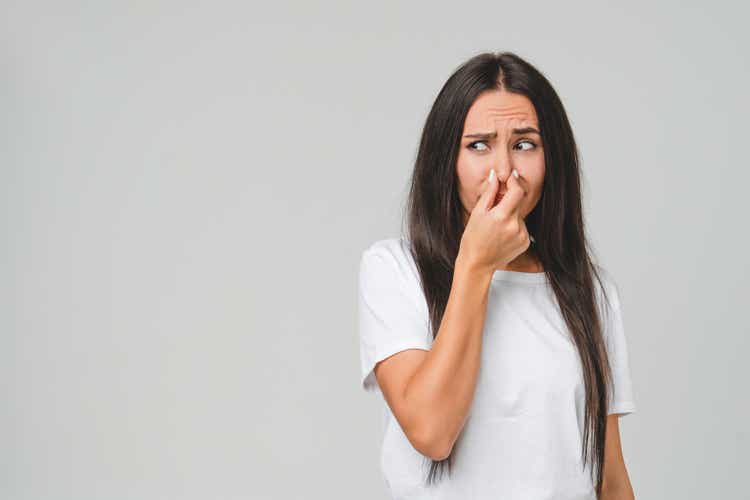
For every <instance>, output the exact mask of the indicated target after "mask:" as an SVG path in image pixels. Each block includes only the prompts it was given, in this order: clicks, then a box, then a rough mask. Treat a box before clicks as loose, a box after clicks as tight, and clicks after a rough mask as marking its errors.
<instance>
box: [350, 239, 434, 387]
mask: <svg viewBox="0 0 750 500" xmlns="http://www.w3.org/2000/svg"><path fill="white" fill-rule="evenodd" d="M415 278H416V277H415V276H414V275H413V271H412V269H410V268H409V267H408V266H407V265H406V264H405V263H404V262H401V260H400V259H398V258H397V257H396V256H395V255H394V254H393V253H392V252H391V251H388V250H387V249H386V248H384V247H383V246H374V247H370V248H368V249H366V250H365V251H364V252H363V253H362V257H361V259H360V267H359V290H358V292H359V293H358V313H359V340H360V360H361V381H360V383H361V386H362V388H363V389H365V390H366V391H380V387H379V386H378V383H377V379H376V378H375V373H374V371H373V369H374V368H375V365H376V364H377V363H378V362H379V361H381V360H384V359H386V358H388V357H389V356H392V355H393V354H396V353H397V352H400V351H404V350H406V349H423V350H429V349H430V348H431V346H432V341H431V339H432V335H431V334H430V331H429V327H428V314H427V306H426V303H425V300H424V295H423V294H422V293H421V287H419V284H418V283H419V282H418V281H416V280H415Z"/></svg>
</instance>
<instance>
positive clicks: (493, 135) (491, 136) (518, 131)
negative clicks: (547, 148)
mask: <svg viewBox="0 0 750 500" xmlns="http://www.w3.org/2000/svg"><path fill="white" fill-rule="evenodd" d="M513 134H514V135H515V134H539V135H540V136H541V135H542V134H541V133H539V131H538V130H537V129H535V128H534V127H524V128H514V129H513ZM464 137H468V138H470V139H494V138H496V137H497V132H477V133H474V134H466V135H465V136H464Z"/></svg>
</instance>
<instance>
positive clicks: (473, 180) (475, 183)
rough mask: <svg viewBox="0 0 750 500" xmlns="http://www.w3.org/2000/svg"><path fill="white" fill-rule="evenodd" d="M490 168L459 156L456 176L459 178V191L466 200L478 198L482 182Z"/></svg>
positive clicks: (466, 157)
mask: <svg viewBox="0 0 750 500" xmlns="http://www.w3.org/2000/svg"><path fill="white" fill-rule="evenodd" d="M488 169H489V166H486V165H482V162H480V161H476V160H475V159H473V158H470V157H468V156H465V155H461V154H459V155H458V160H457V161H456V176H457V177H458V187H459V191H460V192H461V194H462V195H463V196H465V197H466V198H474V197H476V196H475V195H477V194H478V193H479V192H480V190H481V187H482V181H484V180H485V177H486V173H485V171H487V170H488Z"/></svg>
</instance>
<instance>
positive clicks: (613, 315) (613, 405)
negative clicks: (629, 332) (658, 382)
mask: <svg viewBox="0 0 750 500" xmlns="http://www.w3.org/2000/svg"><path fill="white" fill-rule="evenodd" d="M607 294H608V295H607V298H608V299H609V301H610V304H611V307H609V308H607V311H606V313H607V314H606V315H605V318H604V322H603V324H604V325H605V331H604V334H605V335H604V338H605V343H606V346H607V354H608V356H609V362H610V366H611V368H612V388H611V390H610V393H609V411H608V412H607V414H608V415H612V414H613V413H618V414H620V415H621V416H624V415H628V414H630V413H634V412H635V411H636V406H635V398H634V394H633V383H632V380H631V376H630V362H629V359H628V345H627V339H626V337H625V324H624V320H623V311H622V305H621V302H620V293H619V289H618V287H617V284H616V283H615V282H614V281H613V280H611V279H610V286H609V287H608V290H607Z"/></svg>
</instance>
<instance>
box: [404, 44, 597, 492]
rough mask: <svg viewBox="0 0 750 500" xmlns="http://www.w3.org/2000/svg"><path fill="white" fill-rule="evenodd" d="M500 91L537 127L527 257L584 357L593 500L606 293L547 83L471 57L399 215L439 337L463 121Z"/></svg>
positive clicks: (503, 63) (457, 237) (438, 109)
mask: <svg viewBox="0 0 750 500" xmlns="http://www.w3.org/2000/svg"><path fill="white" fill-rule="evenodd" d="M498 89H504V90H506V91H508V92H513V93H517V94H522V95H524V96H526V97H527V98H528V99H529V100H530V101H531V102H532V104H533V105H534V108H535V110H536V113H537V117H538V119H539V127H540V132H541V135H542V144H544V160H545V176H544V182H543V187H542V194H541V198H540V199H539V201H538V203H537V205H536V206H535V207H534V209H533V211H532V212H531V213H529V214H528V216H527V217H526V219H525V222H526V227H527V229H528V231H529V234H530V235H531V236H532V237H533V238H534V242H533V243H532V248H531V250H533V251H534V253H535V255H536V256H537V257H538V259H539V261H540V262H541V264H542V266H543V267H544V272H545V273H546V275H547V277H548V278H549V281H550V283H551V286H552V289H553V291H554V293H555V296H556V298H557V302H558V304H559V307H560V312H561V313H562V315H563V317H564V319H565V322H566V324H567V326H568V328H569V330H570V333H571V336H572V338H573V339H574V342H575V345H576V347H577V349H578V353H579V356H580V359H581V364H582V368H583V370H582V371H583V377H584V381H585V386H586V408H585V413H584V420H585V425H584V428H585V429H584V434H583V447H582V462H583V465H584V467H585V465H586V462H587V460H591V459H592V454H593V462H592V468H591V470H592V481H593V482H594V484H595V487H596V491H597V493H599V492H600V488H601V481H602V477H603V469H604V436H605V431H606V423H607V411H608V402H609V401H608V399H607V394H608V393H607V391H608V390H609V389H610V387H611V378H612V374H611V368H610V365H609V360H608V358H607V351H606V348H605V344H604V339H603V334H602V324H603V323H602V321H603V320H602V317H601V316H600V312H599V310H598V305H597V304H598V303H597V292H596V291H595V288H594V279H596V280H598V281H599V285H600V288H599V289H600V290H602V292H603V293H604V295H605V297H606V292H605V291H604V287H603V286H602V279H601V277H600V275H599V272H598V264H596V263H595V262H594V260H592V255H593V254H594V251H593V249H591V248H590V245H589V242H588V241H587V238H586V235H585V232H584V221H583V210H582V202H581V186H580V178H579V175H580V174H579V159H578V157H579V155H578V150H577V147H576V143H575V140H574V138H573V131H572V129H571V127H570V123H569V121H568V118H567V115H566V113H565V109H564V108H563V105H562V102H561V101H560V98H559V97H558V95H557V93H556V92H555V90H554V89H553V88H552V85H551V84H550V83H549V81H548V80H547V79H546V78H545V76H544V75H543V74H542V73H541V72H539V71H538V70H537V69H536V68H534V67H533V66H532V65H531V64H529V63H528V62H526V61H524V60H523V59H521V58H520V57H519V56H517V55H516V54H514V53H512V52H500V53H482V54H478V55H476V56H474V57H472V58H471V59H469V60H468V61H466V62H465V63H463V64H462V65H461V66H459V67H458V68H457V69H456V71H455V72H454V73H453V74H452V75H451V76H450V77H449V78H448V80H447V81H446V83H445V85H444V86H443V88H442V89H441V90H440V92H439V94H438V96H437V98H436V99H435V102H434V104H433V105H432V108H431V110H430V112H429V114H428V116H427V120H426V122H425V125H424V129H423V132H422V137H421V141H420V144H419V150H418V153H417V157H416V161H415V165H414V172H413V175H412V179H411V186H410V190H409V196H408V199H407V206H406V211H405V213H406V220H407V224H408V227H407V232H408V235H407V237H408V240H409V242H410V243H411V245H410V247H411V249H410V250H411V253H412V256H413V257H414V260H415V263H416V265H417V268H418V270H419V274H420V279H421V284H422V289H423V291H424V294H425V298H426V302H427V304H428V308H429V316H430V318H429V321H430V328H431V331H432V335H433V338H435V337H436V336H437V334H438V330H439V326H440V323H441V321H442V317H443V313H444V312H445V307H446V304H447V302H448V297H449V294H450V290H451V284H452V281H453V270H454V263H455V260H456V256H457V255H458V250H459V244H460V242H461V236H462V233H463V230H464V219H463V207H462V205H461V201H460V199H459V196H458V189H457V188H458V180H457V177H456V159H457V157H458V153H459V148H460V142H461V134H462V133H463V127H464V121H465V119H466V115H467V113H468V111H469V108H470V107H471V105H472V104H473V103H474V101H475V100H476V99H477V97H478V96H479V95H480V94H481V93H482V92H485V91H489V90H498ZM607 302H608V300H607ZM459 438H460V437H459ZM452 460H453V454H452V453H451V454H450V455H448V457H447V458H445V459H444V460H440V461H436V460H431V462H432V463H431V465H430V471H429V475H428V477H427V483H428V484H429V483H433V482H434V481H435V478H436V475H437V474H438V472H439V473H440V475H442V473H443V472H444V468H445V467H447V468H448V472H450V468H451V464H452Z"/></svg>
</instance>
